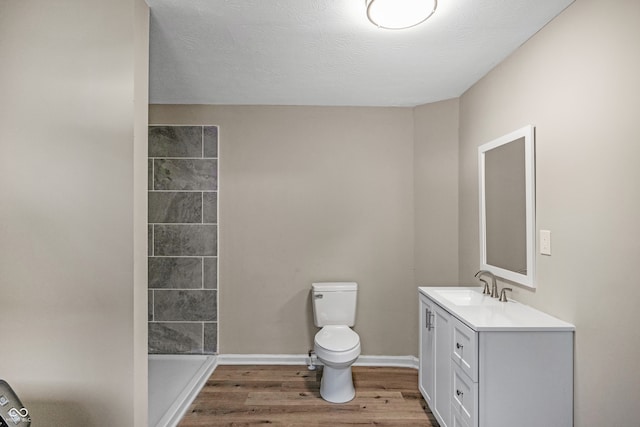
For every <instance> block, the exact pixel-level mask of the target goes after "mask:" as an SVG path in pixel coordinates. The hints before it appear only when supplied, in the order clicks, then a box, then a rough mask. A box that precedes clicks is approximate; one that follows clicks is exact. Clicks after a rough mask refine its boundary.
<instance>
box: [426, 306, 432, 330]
mask: <svg viewBox="0 0 640 427" xmlns="http://www.w3.org/2000/svg"><path fill="white" fill-rule="evenodd" d="M432 315H433V313H431V311H430V310H429V309H428V308H425V309H424V327H425V328H426V329H427V331H430V330H431V329H433V324H432V323H431V320H432V319H433V318H432V317H431V316H432Z"/></svg>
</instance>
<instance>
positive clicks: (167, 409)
mask: <svg viewBox="0 0 640 427" xmlns="http://www.w3.org/2000/svg"><path fill="white" fill-rule="evenodd" d="M217 363H218V360H217V356H200V355H149V427H175V426H176V425H177V424H178V422H179V421H180V419H181V418H182V417H183V416H184V414H185V413H186V411H187V409H189V405H191V402H193V400H194V399H195V398H196V396H197V395H198V393H199V392H200V390H201V389H202V387H203V386H204V384H205V382H206V381H207V379H208V378H209V376H210V375H211V373H212V372H213V370H214V369H215V368H216V366H217Z"/></svg>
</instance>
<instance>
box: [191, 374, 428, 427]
mask: <svg viewBox="0 0 640 427" xmlns="http://www.w3.org/2000/svg"><path fill="white" fill-rule="evenodd" d="M352 369H353V380H354V384H355V388H356V397H355V398H354V399H353V400H352V401H351V402H347V403H342V404H334V403H329V402H326V401H324V400H323V399H322V398H321V397H320V378H321V374H322V368H321V367H319V368H318V370H316V371H309V370H307V368H306V366H218V367H217V368H216V370H215V371H214V372H213V374H212V375H211V377H210V378H209V379H208V380H207V383H206V384H205V386H204V387H203V388H202V390H201V392H200V393H199V394H198V396H197V397H196V399H195V400H194V402H193V404H192V405H191V407H190V408H189V409H188V411H187V413H186V414H185V416H184V418H183V419H182V421H181V422H180V424H179V427H196V426H198V427H202V426H207V427H215V426H256V425H274V426H296V427H298V426H300V427H301V426H364V425H375V426H416V427H438V423H437V422H436V420H435V419H434V418H433V415H432V414H431V412H430V411H429V409H428V407H427V405H426V403H425V402H424V400H423V399H422V396H421V394H420V392H419V391H418V371H416V370H414V369H409V368H385V367H353V368H352Z"/></svg>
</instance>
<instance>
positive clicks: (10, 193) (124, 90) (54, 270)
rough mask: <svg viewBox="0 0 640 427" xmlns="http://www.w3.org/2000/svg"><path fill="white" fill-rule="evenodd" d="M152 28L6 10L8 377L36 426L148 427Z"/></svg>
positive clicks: (127, 17)
mask: <svg viewBox="0 0 640 427" xmlns="http://www.w3.org/2000/svg"><path fill="white" fill-rule="evenodd" d="M148 28H149V27H148V8H147V6H146V4H145V3H144V1H142V0H136V1H133V0H116V1H108V2H105V1H87V0H83V1H76V0H66V1H61V2H51V1H48V0H41V1H40V0H29V1H20V0H3V1H1V2H0V64H2V66H1V69H2V78H1V79H0V93H1V94H2V95H1V96H0V195H1V197H2V199H1V201H0V289H1V290H2V296H1V298H0V325H2V332H3V336H2V340H3V343H4V345H3V348H2V355H1V356H0V376H1V377H2V378H3V379H5V380H7V381H8V382H9V383H10V384H11V385H12V386H13V387H14V388H15V390H16V391H17V392H18V394H19V395H20V397H21V399H22V401H23V403H24V404H25V405H26V406H27V408H28V409H29V410H30V412H31V416H32V418H33V420H34V422H33V424H32V425H33V426H34V427H37V426H45V425H46V426H68V427H76V426H77V427H93V426H105V427H106V426H132V425H136V426H145V425H147V369H146V367H147V355H146V351H147V346H146V342H147V328H146V315H147V289H146V271H147V270H146V251H147V248H146V244H147V239H146V228H147V225H146V215H147V213H146V203H145V200H146V197H145V193H146V188H147V182H146V179H147V173H146V162H147V160H146V138H147V137H146V132H147V130H146V128H147V75H148V71H147V63H148V53H147V52H148Z"/></svg>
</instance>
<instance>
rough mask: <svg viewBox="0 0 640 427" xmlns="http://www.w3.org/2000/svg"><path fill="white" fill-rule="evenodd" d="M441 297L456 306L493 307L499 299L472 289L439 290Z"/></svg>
mask: <svg viewBox="0 0 640 427" xmlns="http://www.w3.org/2000/svg"><path fill="white" fill-rule="evenodd" d="M435 292H437V293H438V294H440V296H442V297H443V298H445V299H447V300H448V301H449V302H451V303H453V304H455V305H487V304H490V305H493V304H496V302H498V300H497V299H495V298H491V297H490V296H489V295H483V294H481V293H480V292H477V291H474V290H471V289H438V290H437V291H435Z"/></svg>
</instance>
